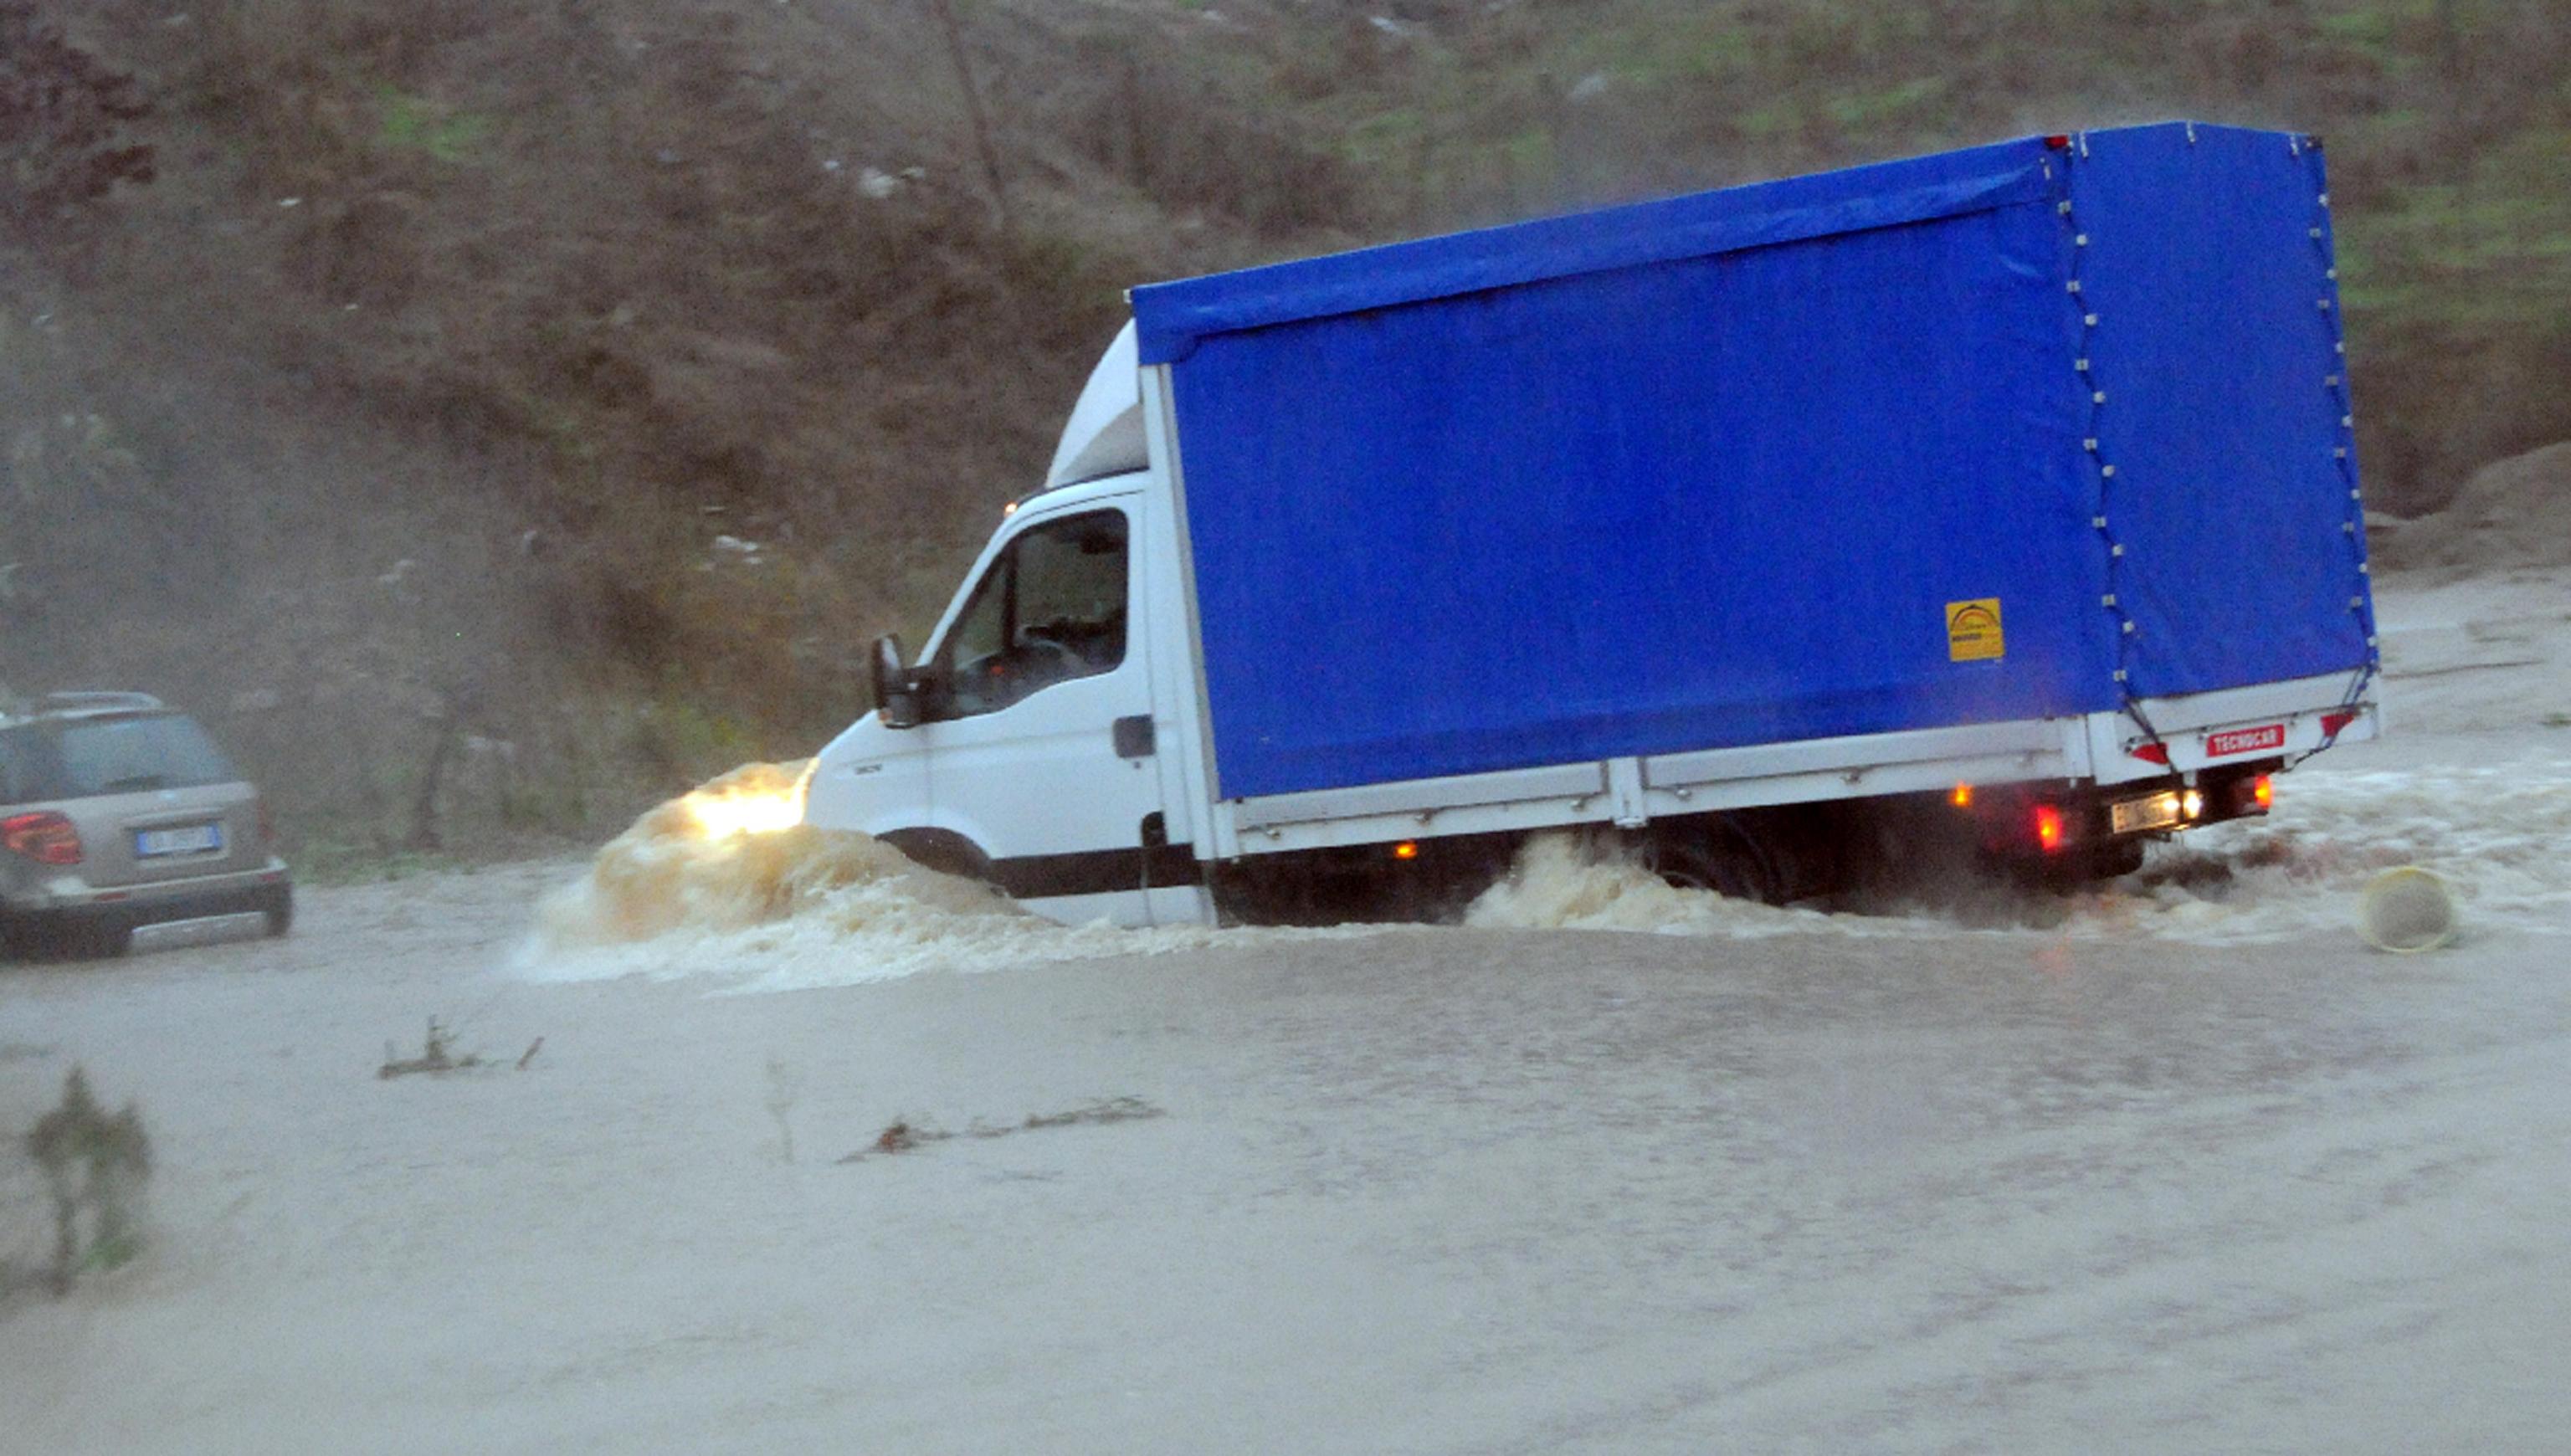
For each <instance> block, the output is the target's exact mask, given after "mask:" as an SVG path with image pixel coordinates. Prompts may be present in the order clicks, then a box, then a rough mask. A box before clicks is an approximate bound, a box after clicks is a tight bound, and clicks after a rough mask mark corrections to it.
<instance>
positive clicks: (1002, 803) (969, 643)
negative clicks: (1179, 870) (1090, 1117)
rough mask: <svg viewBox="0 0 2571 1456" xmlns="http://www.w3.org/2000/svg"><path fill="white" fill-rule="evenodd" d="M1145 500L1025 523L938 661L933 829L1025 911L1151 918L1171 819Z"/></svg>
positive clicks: (930, 735)
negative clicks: (981, 860)
mask: <svg viewBox="0 0 2571 1456" xmlns="http://www.w3.org/2000/svg"><path fill="white" fill-rule="evenodd" d="M1138 501H1139V497H1135V498H1128V499H1125V500H1109V501H1106V502H1101V503H1095V504H1091V505H1085V506H1080V507H1075V508H1072V509H1069V510H1066V511H1064V512H1062V513H1061V514H1058V515H1052V516H1048V517H1045V518H1042V519H1037V520H1033V521H1030V522H1029V523H1028V524H1027V525H1025V526H1024V527H1023V528H1021V529H1020V530H1019V531H1018V533H1017V534H1016V535H1015V536H1014V537H1013V538H1012V539H1011V540H1010V541H1009V543H1008V545H1006V546H1005V547H1003V548H1002V549H1001V551H1000V554H999V555H998V556H996V557H994V558H993V559H992V561H991V564H990V566H989V568H988V569H987V570H985V571H984V573H983V575H982V579H981V580H980V581H979V582H977V583H975V584H974V587H973V591H972V594H971V595H970V596H969V597H968V598H967V599H966V601H965V605H964V608H963V610H962V612H960V613H959V614H958V615H957V616H956V618H955V620H954V622H953V624H952V625H951V626H950V628H949V629H948V631H947V633H946V635H945V638H944V639H943V641H942V642H941V643H940V644H939V645H938V647H937V650H936V652H935V654H934V655H933V657H932V659H931V666H932V669H933V680H934V681H936V682H938V683H939V684H940V685H941V689H940V691H939V692H938V694H937V695H936V701H935V702H934V703H933V704H932V705H930V721H928V722H925V723H923V724H922V725H921V726H920V728H919V729H918V730H919V731H920V732H921V733H922V734H923V735H924V739H925V742H926V745H927V749H928V754H929V757H930V759H931V761H932V762H933V763H934V764H935V768H934V771H933V773H932V774H931V781H930V786H929V800H930V803H931V805H932V807H933V809H934V811H935V815H936V819H937V822H938V823H939V824H941V825H943V826H945V827H947V828H949V829H951V830H953V831H955V832H958V833H961V834H963V835H965V836H966V837H967V838H969V839H971V840H972V841H973V842H974V844H975V845H977V846H978V847H979V848H980V849H981V850H982V852H983V853H984V854H986V855H987V856H989V858H990V861H991V872H992V875H993V877H994V878H995V879H997V880H998V881H999V883H1000V886H1001V887H1002V888H1003V889H1006V890H1007V891H1008V892H1009V893H1010V894H1011V895H1014V896H1016V897H1017V898H1018V899H1020V900H1022V901H1025V902H1026V903H1027V905H1028V907H1029V908H1031V909H1034V910H1037V911H1040V912H1042V913H1044V914H1046V915H1049V916H1051V917H1053V918H1054V919H1057V920H1063V921H1067V922H1071V923H1080V922H1083V921H1088V920H1095V919H1099V918H1101V917H1104V918H1107V919H1111V920H1114V921H1116V922H1117V923H1119V924H1127V925H1143V924H1149V923H1151V911H1150V897H1149V896H1148V895H1147V894H1146V893H1145V889H1146V885H1145V881H1144V876H1145V873H1146V865H1147V861H1148V859H1149V849H1150V847H1151V841H1152V840H1153V839H1154V838H1155V837H1156V836H1155V835H1154V833H1153V830H1154V829H1155V828H1156V827H1157V826H1158V825H1159V823H1160V822H1161V775H1160V773H1159V772H1158V771H1157V769H1158V765H1157V763H1156V761H1155V760H1156V751H1157V747H1158V745H1157V744H1156V743H1155V742H1154V741H1153V729H1152V689H1151V673H1150V664H1149V663H1148V662H1147V661H1146V660H1145V654H1146V653H1147V651H1148V644H1149V641H1150V639H1149V636H1148V634H1146V633H1145V632H1143V631H1142V621H1141V618H1142V611H1143V609H1142V602H1143V593H1142V591H1141V589H1140V584H1139V583H1138V582H1137V581H1136V579H1135V578H1136V576H1137V573H1135V572H1134V571H1133V569H1132V549H1131V547H1132V542H1133V540H1134V538H1135V537H1136V536H1137V534H1139V533H1138V532H1137V531H1136V529H1135V526H1136V524H1137V523H1136V520H1135V515H1136V510H1135V507H1136V504H1137V502H1138Z"/></svg>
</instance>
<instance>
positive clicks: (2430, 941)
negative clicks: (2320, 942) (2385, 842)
mask: <svg viewBox="0 0 2571 1456" xmlns="http://www.w3.org/2000/svg"><path fill="white" fill-rule="evenodd" d="M2455 918H2456V917H2455V897H2454V895H2453V894H2452V893H2451V892H2450V891H2449V890H2448V889H2447V887H2446V881H2445V880H2444V879H2443V878H2441V877H2440V876H2438V875H2436V874H2433V873H2431V872H2430V871H2428V870H2424V869H2421V868H2419V867H2418V866H2416V865H2403V866H2402V867H2401V868H2399V869H2387V870H2385V871H2384V872H2383V873H2381V874H2378V875H2376V876H2375V877H2374V878H2373V879H2371V880H2369V881H2367V882H2366V886H2365V895H2364V898H2363V900H2361V901H2360V902H2359V903H2358V905H2357V911H2356V927H2357V930H2358V931H2359V932H2360V933H2362V934H2363V935H2364V936H2365V942H2366V944H2368V945H2371V946H2373V947H2374V948H2375V949H2376V950H2388V951H2391V952H2393V953H2394V954H2396V955H2412V954H2415V953H2417V952H2419V951H2423V950H2435V949H2436V948H2437V947H2439V946H2441V945H2445V944H2448V943H2450V942H2452V941H2453V940H2454V938H2455Z"/></svg>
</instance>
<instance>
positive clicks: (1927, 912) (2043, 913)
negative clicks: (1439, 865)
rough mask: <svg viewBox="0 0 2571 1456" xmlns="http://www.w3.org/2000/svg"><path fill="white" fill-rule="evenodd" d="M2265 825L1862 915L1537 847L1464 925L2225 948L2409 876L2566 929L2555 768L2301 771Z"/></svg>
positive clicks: (2297, 927) (1544, 842)
mask: <svg viewBox="0 0 2571 1456" xmlns="http://www.w3.org/2000/svg"><path fill="white" fill-rule="evenodd" d="M2279 783H2280V785H2281V795H2280V806H2279V810H2278V813H2277V815H2276V817H2274V818H2270V819H2265V820H2250V821H2245V822H2242V823H2238V824H2231V825H2222V826H2217V827H2214V828H2211V829H2205V830H2200V831H2197V832H2194V833H2191V834H2188V835H2185V836H2182V837H2181V838H2179V839H2178V840H2175V841H2173V842H2171V843H2168V844H2165V845H2157V846H2154V848H2153V850H2152V855H2151V858H2150V860H2149V862H2148V863H2147V864H2146V865H2145V866H2144V868H2143V869H2142V871H2141V872H2139V873H2137V874H2132V875H2128V876H2125V877H2123V878H2121V879H2115V880H2110V881H2107V882H2105V883H2102V884H2099V885H2095V886H2091V887H2089V888H2086V889H2083V890H2080V891H2077V892H2072V893H2068V894H2065V893H2058V892H2047V891H2039V890H2020V889H2016V888H2013V887H2010V886H2006V885H2002V884H1998V883H1981V884H1977V885H1974V886H1972V887H1969V888H1965V889H1956V888H1954V887H1951V886H1949V887H1945V888H1943V889H1941V890H1940V891H1938V892H1936V893H1934V894H1933V895H1931V894H1926V893H1923V894H1921V895H1919V896H1916V897H1913V898H1911V899H1907V900H1900V899H1896V900H1894V901H1892V902H1890V903H1877V904H1871V905H1868V906H1867V907H1866V911H1865V913H1856V912H1841V913H1832V914H1825V913H1821V912H1819V911H1815V910H1810V909H1801V908H1796V909H1785V910H1778V909H1771V908H1769V907H1767V906H1762V905H1751V904H1744V903H1742V902H1739V901H1735V900H1726V899H1723V898H1722V897H1720V896H1718V895H1714V894H1712V893H1710V892H1707V891H1704V890H1692V889H1678V888H1674V887H1672V886H1670V885H1668V884H1665V883H1663V882H1662V881H1661V880H1660V879H1659V878H1658V877H1657V876H1655V875H1653V874H1652V873H1651V872H1649V871H1648V870H1645V869H1643V868H1641V867H1640V866H1638V865H1636V864H1634V863H1631V862H1627V861H1624V860H1620V859H1616V858H1613V857H1608V858H1605V859H1600V858H1598V857H1595V856H1594V855H1593V854H1591V853H1589V852H1586V851H1584V850H1583V849H1582V848H1581V847H1580V845H1579V844H1578V842H1577V841H1576V840H1574V839H1573V838H1571V837H1570V836H1568V835H1548V836H1544V837H1541V838H1539V839H1537V840H1535V841H1534V842H1532V843H1531V844H1529V845H1528V846H1527V848H1526V850H1525V851H1523V852H1522V853H1521V854H1520V855H1519V859H1518V863H1517V865H1516V867H1515V869H1514V870H1513V871H1512V873H1511V874H1510V876H1509V878H1508V879H1507V880H1505V881H1504V882H1502V883H1501V884H1499V885H1496V886H1494V887H1493V888H1492V889H1491V890H1490V891H1489V892H1488V893H1486V894H1484V895H1483V896H1482V897H1481V898H1480V899H1478V900H1476V901H1475V902H1474V904H1473V906H1472V908H1471V910H1470V911H1469V912H1468V913H1467V914H1466V917H1465V923H1466V924H1468V925H1475V926H1484V927H1490V928H1507V929H1538V928H1561V929H1576V930H1627V931H1645V932H1652V933H1657V934H1664V935H1719V936H1731V937H1736V938H1742V937H1759V936H1768V935H1778V934H1787V933H1792V932H1797V931H1823V932H1828V933H1836V934H1849V935H1861V936H1879V935H1885V934H1917V933H1921V932H1923V931H1931V932H1953V931H1958V930H2001V931H2013V930H2024V929H2029V928H2041V929H2044V930H2048V931H2051V932H2053V933H2057V934H2070V935H2074V936H2088V937H2099V938H2108V937H2132V936H2137V935H2139V936H2147V937H2152V938H2156V939H2167V940H2182V941H2198V942H2214V943H2220V942H2237V941H2251V940H2287V939H2294V938H2297V937H2300V936H2304V935H2308V934H2311V933H2313V932H2314V931H2316V930H2321V931H2330V932H2340V933H2344V932H2348V931H2349V930H2350V929H2351V928H2352V927H2353V926H2354V924H2355V917H2356V913H2357V902H2358V898H2359V896H2360V894H2361V893H2362V891H2363V889H2364V887H2365V883H2366V881H2367V880H2368V879H2370V878H2372V877H2373V876H2374V875H2375V874H2377V873H2379V872H2380V871H2382V870H2383V869H2386V868H2388V867H2391V866H2394V865H2402V864H2416V865H2420V866H2422V867H2424V868H2427V869H2431V870H2434V871H2436V872H2437V873H2438V874H2440V875H2442V876H2444V877H2445V878H2446V880H2447V881H2449V882H2450V883H2451V884H2452V885H2453V886H2454V887H2455V892H2456V895H2457V898H2458V899H2459V900H2460V901H2461V902H2462V903H2461V919H2462V921H2463V925H2464V929H2465V931H2466V933H2470V932H2471V931H2472V930H2473V929H2475V928H2477V927H2489V928H2497V927H2513V928H2519V929H2530V930H2539V931H2545V930H2550V931H2566V930H2571V852H2566V851H2571V764H2563V763H2544V762H2535V763H2518V764H2512V765H2509V766H2506V767H2487V768H2467V767H2439V768H2426V769H2405V770H2400V771H2378V772H2355V773H2351V772H2326V771H2314V772H2308V773H2303V774H2297V775H2294V776H2292V777H2291V778H2281V779H2279Z"/></svg>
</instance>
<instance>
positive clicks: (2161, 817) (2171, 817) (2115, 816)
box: [2107, 791, 2180, 834]
mask: <svg viewBox="0 0 2571 1456" xmlns="http://www.w3.org/2000/svg"><path fill="white" fill-rule="evenodd" d="M2107 817H2108V822H2109V823H2111V824H2113V825H2114V826H2115V830H2116V832H2117V833H2119V834H2131V833H2134V832H2136V831H2138V830H2143V829H2166V828H2168V827H2169V826H2171V825H2172V824H2175V823H2177V822H2178V821H2179V817H2180V815H2179V801H2178V794H2177V793H2176V792H2175V791H2172V792H2168V793H2156V794H2153V795H2152V796H2151V797H2149V798H2128V799H2119V800H2118V801H2117V802H2116V803H2115V804H2114V805H2113V806H2112V807H2110V808H2109V809H2108V811H2107Z"/></svg>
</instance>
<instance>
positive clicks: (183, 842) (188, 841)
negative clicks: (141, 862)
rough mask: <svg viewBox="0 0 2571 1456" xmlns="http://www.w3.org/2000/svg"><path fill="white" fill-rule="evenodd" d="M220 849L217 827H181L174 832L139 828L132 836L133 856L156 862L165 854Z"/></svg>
mask: <svg viewBox="0 0 2571 1456" xmlns="http://www.w3.org/2000/svg"><path fill="white" fill-rule="evenodd" d="M223 847H224V830H223V826H222V825H220V824H182V825H180V826H179V827H177V828H175V829H142V830H138V831H136V833H135V835H134V857H135V858H137V859H158V858H160V857H161V856H162V855H165V854H204V853H207V852H209V851H211V850H216V849H221V848H223Z"/></svg>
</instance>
